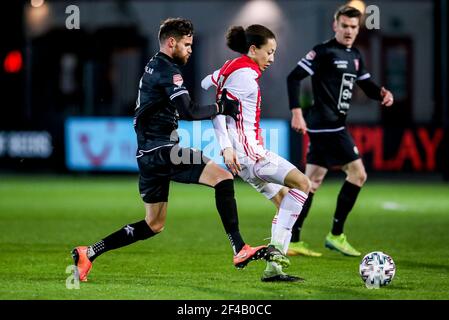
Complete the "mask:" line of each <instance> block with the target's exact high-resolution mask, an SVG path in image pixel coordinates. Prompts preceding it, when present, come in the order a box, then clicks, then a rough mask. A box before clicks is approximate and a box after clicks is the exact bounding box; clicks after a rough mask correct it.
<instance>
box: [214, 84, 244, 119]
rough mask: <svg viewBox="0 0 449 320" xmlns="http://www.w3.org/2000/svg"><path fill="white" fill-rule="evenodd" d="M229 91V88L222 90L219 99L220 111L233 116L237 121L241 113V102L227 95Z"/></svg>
mask: <svg viewBox="0 0 449 320" xmlns="http://www.w3.org/2000/svg"><path fill="white" fill-rule="evenodd" d="M227 93H228V91H227V89H223V91H222V92H221V98H220V100H218V101H217V105H218V113H219V114H224V115H226V116H231V117H232V118H233V119H234V120H235V121H237V115H238V114H239V113H240V111H239V102H238V101H235V100H232V99H229V98H228V97H227Z"/></svg>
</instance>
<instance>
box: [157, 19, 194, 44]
mask: <svg viewBox="0 0 449 320" xmlns="http://www.w3.org/2000/svg"><path fill="white" fill-rule="evenodd" d="M192 35H193V23H192V21H190V20H187V19H182V18H168V19H165V20H164V21H162V22H161V26H160V27H159V42H160V43H162V42H164V40H166V39H168V38H170V37H173V38H175V39H176V40H180V39H181V38H182V37H183V36H192Z"/></svg>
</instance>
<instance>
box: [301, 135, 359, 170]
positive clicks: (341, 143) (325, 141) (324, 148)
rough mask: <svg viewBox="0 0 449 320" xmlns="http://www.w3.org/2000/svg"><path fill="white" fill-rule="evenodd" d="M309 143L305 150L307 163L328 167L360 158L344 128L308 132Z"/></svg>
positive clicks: (340, 165) (339, 165) (338, 165)
mask: <svg viewBox="0 0 449 320" xmlns="http://www.w3.org/2000/svg"><path fill="white" fill-rule="evenodd" d="M308 135H309V139H310V143H309V149H308V150H307V163H308V164H315V165H318V166H320V167H325V168H328V169H332V168H337V167H342V166H343V165H345V164H347V163H349V162H352V161H354V160H357V159H359V158H360V156H359V151H358V150H357V147H356V146H355V144H354V141H353V140H352V137H351V135H350V134H349V132H348V130H347V129H346V128H345V129H343V130H340V131H336V132H317V133H312V132H308Z"/></svg>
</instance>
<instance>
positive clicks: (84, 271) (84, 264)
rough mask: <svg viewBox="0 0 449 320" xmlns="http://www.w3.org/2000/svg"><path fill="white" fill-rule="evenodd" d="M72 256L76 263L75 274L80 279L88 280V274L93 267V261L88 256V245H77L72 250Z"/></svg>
mask: <svg viewBox="0 0 449 320" xmlns="http://www.w3.org/2000/svg"><path fill="white" fill-rule="evenodd" d="M72 258H73V261H74V263H75V266H76V269H75V276H76V277H78V279H79V280H80V281H83V282H85V281H87V275H88V274H89V272H90V269H92V262H90V260H89V258H88V257H87V247H76V248H75V249H73V250H72Z"/></svg>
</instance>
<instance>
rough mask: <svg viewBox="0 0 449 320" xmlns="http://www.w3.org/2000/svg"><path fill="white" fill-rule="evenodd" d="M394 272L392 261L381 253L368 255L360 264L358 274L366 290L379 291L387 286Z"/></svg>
mask: <svg viewBox="0 0 449 320" xmlns="http://www.w3.org/2000/svg"><path fill="white" fill-rule="evenodd" d="M395 272H396V265H395V264H394V261H393V259H392V258H391V257H390V256H389V255H388V254H385V253H383V252H381V251H374V252H370V253H368V254H367V255H366V256H364V257H363V259H362V262H360V267H359V273H360V276H361V277H362V280H363V282H365V285H366V287H367V288H368V289H379V288H380V287H383V286H386V285H388V284H389V283H390V282H391V280H393V278H394V274H395Z"/></svg>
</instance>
